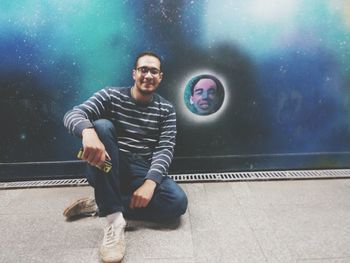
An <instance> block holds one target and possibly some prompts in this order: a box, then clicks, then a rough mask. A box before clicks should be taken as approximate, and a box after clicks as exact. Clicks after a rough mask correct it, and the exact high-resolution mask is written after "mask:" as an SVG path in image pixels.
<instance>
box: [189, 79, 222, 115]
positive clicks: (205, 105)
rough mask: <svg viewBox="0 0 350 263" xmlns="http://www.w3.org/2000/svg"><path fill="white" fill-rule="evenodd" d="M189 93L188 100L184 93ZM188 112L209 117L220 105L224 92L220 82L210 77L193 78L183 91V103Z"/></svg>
mask: <svg viewBox="0 0 350 263" xmlns="http://www.w3.org/2000/svg"><path fill="white" fill-rule="evenodd" d="M189 91H190V94H188V95H187V96H189V98H186V92H187V93H188V92H189ZM186 99H187V100H189V103H188V102H187V103H186V105H187V107H188V108H189V110H190V111H192V112H193V113H195V114H198V115H210V114H212V113H214V112H216V111H217V110H218V109H219V108H220V107H221V105H222V103H223V99H224V90H223V87H222V84H221V83H220V81H219V80H218V79H217V78H215V77H214V76H211V75H200V76H197V77H194V78H192V79H191V80H190V82H189V83H188V84H187V87H186V90H185V102H186Z"/></svg>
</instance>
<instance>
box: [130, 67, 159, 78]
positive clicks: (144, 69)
mask: <svg viewBox="0 0 350 263" xmlns="http://www.w3.org/2000/svg"><path fill="white" fill-rule="evenodd" d="M136 70H137V71H138V72H140V73H141V75H143V76H146V75H147V73H148V72H149V73H151V75H152V76H158V75H159V74H160V73H161V71H160V70H159V69H157V68H149V67H139V68H137V69H136Z"/></svg>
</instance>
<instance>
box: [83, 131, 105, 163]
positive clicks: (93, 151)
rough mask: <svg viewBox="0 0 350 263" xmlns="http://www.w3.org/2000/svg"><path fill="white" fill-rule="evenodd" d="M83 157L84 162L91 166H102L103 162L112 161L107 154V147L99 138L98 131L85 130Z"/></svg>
mask: <svg viewBox="0 0 350 263" xmlns="http://www.w3.org/2000/svg"><path fill="white" fill-rule="evenodd" d="M82 135H83V148H84V152H83V156H82V158H81V159H82V160H85V161H87V162H88V163H89V164H91V165H95V166H96V165H102V164H103V162H104V161H105V160H106V157H107V158H108V159H111V158H110V157H109V155H108V153H107V152H106V149H105V146H104V145H103V143H102V142H101V140H100V139H99V138H98V135H97V133H96V131H95V130H94V129H93V128H87V129H84V130H83V133H82Z"/></svg>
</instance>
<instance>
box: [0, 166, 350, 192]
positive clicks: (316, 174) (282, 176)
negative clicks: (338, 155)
mask: <svg viewBox="0 0 350 263" xmlns="http://www.w3.org/2000/svg"><path fill="white" fill-rule="evenodd" d="M170 177H171V178H173V179H174V180H175V181H176V182H180V183H181V182H182V183H195V182H232V181H268V180H298V179H304V180H305V179H339V178H350V169H337V170H294V171H262V172H226V173H196V174H173V175H170ZM86 185H88V182H87V180H86V179H63V180H43V181H24V182H5V183H0V189H16V188H35V187H59V186H65V187H66V186H86Z"/></svg>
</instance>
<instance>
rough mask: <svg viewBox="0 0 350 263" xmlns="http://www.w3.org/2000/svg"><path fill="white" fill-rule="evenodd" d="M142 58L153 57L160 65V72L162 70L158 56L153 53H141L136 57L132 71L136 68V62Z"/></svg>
mask: <svg viewBox="0 0 350 263" xmlns="http://www.w3.org/2000/svg"><path fill="white" fill-rule="evenodd" d="M144 56H151V57H155V58H157V59H158V60H159V63H160V70H162V60H161V58H160V56H158V55H157V54H156V53H154V52H153V51H143V52H141V53H140V54H138V55H137V57H136V59H135V65H134V69H136V68H137V62H138V61H139V59H140V58H142V57H144Z"/></svg>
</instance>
